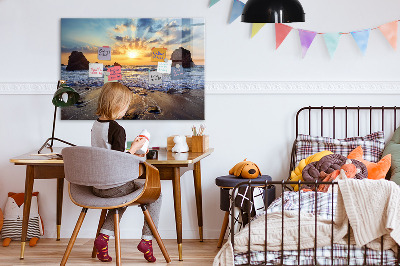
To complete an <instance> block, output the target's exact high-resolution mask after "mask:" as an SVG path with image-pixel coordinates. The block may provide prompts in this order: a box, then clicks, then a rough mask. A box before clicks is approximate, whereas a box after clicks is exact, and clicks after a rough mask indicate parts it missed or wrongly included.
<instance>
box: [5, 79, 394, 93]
mask: <svg viewBox="0 0 400 266" xmlns="http://www.w3.org/2000/svg"><path fill="white" fill-rule="evenodd" d="M56 86H57V83H56V82H54V83H50V82H49V83H17V82H15V83H0V94H50V95H51V94H53V93H54V91H55V89H56ZM206 94H400V81H209V82H206Z"/></svg>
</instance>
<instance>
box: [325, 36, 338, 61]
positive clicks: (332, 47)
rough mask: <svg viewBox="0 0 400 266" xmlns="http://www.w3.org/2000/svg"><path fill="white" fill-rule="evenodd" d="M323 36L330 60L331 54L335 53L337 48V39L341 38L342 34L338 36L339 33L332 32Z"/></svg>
mask: <svg viewBox="0 0 400 266" xmlns="http://www.w3.org/2000/svg"><path fill="white" fill-rule="evenodd" d="M323 36H324V40H325V44H326V48H328V52H329V55H330V56H331V58H332V57H333V54H334V53H335V51H336V48H337V47H338V44H339V39H340V36H342V34H340V33H339V32H334V33H325V34H324V35H323Z"/></svg>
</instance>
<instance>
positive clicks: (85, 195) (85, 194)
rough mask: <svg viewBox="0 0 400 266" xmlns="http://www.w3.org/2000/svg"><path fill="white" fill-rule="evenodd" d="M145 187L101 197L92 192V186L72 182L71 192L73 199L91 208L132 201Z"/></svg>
mask: <svg viewBox="0 0 400 266" xmlns="http://www.w3.org/2000/svg"><path fill="white" fill-rule="evenodd" d="M144 181H145V180H135V182H142V183H144ZM143 188H144V186H143V187H141V188H140V189H138V190H135V191H134V192H132V193H130V194H128V195H126V196H122V197H116V198H101V197H98V196H96V195H94V194H93V193H92V187H89V186H82V185H76V184H73V183H70V194H71V197H72V199H73V200H74V201H75V202H76V203H78V204H79V205H82V206H87V207H89V208H90V207H94V208H105V207H114V206H118V205H121V204H124V203H127V202H129V201H132V200H133V199H135V198H136V197H137V196H139V194H140V193H142V191H143Z"/></svg>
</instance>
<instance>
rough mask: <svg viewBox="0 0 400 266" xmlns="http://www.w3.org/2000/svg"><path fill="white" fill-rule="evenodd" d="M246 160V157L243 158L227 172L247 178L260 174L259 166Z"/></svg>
mask: <svg viewBox="0 0 400 266" xmlns="http://www.w3.org/2000/svg"><path fill="white" fill-rule="evenodd" d="M246 160H247V158H246V159H244V160H243V161H242V162H240V163H237V164H236V165H235V166H234V167H233V168H232V169H231V170H229V174H230V175H234V176H238V177H239V176H240V177H243V178H249V179H253V178H257V177H258V176H260V175H261V171H260V168H258V166H257V165H256V164H255V163H253V162H250V161H246Z"/></svg>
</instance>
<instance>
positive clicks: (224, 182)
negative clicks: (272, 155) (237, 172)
mask: <svg viewBox="0 0 400 266" xmlns="http://www.w3.org/2000/svg"><path fill="white" fill-rule="evenodd" d="M249 180H251V181H252V182H253V181H265V180H268V181H272V178H271V177H270V176H269V175H261V176H259V177H257V178H253V179H247V178H242V177H237V176H234V175H226V176H220V177H217V178H216V179H215V184H216V185H217V186H219V187H224V188H234V187H235V186H236V185H237V184H239V183H242V182H247V181H249Z"/></svg>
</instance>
